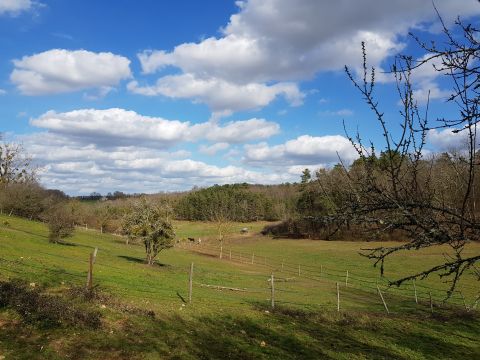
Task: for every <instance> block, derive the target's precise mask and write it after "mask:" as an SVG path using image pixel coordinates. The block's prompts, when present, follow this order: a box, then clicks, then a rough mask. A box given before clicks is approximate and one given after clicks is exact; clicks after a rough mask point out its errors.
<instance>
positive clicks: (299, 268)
mask: <svg viewBox="0 0 480 360" xmlns="http://www.w3.org/2000/svg"><path fill="white" fill-rule="evenodd" d="M298 276H300V264H299V265H298Z"/></svg>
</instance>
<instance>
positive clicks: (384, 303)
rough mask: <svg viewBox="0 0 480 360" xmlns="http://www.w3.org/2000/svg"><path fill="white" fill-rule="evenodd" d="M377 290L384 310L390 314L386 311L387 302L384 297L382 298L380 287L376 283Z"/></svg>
mask: <svg viewBox="0 0 480 360" xmlns="http://www.w3.org/2000/svg"><path fill="white" fill-rule="evenodd" d="M377 290H378V294H379V295H380V298H381V299H382V302H383V307H384V308H385V311H386V312H387V314H390V311H388V307H387V303H386V302H385V299H384V298H383V294H382V292H381V291H380V287H379V286H378V285H377Z"/></svg>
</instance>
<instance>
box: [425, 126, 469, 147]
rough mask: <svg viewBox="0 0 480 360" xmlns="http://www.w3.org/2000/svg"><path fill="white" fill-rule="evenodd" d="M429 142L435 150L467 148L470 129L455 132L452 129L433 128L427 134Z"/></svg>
mask: <svg viewBox="0 0 480 360" xmlns="http://www.w3.org/2000/svg"><path fill="white" fill-rule="evenodd" d="M427 143H428V144H429V145H431V146H433V148H434V150H435V151H453V150H465V149H467V145H468V131H460V132H457V133H454V132H453V131H452V130H451V129H443V130H437V129H431V130H429V131H428V134H427Z"/></svg>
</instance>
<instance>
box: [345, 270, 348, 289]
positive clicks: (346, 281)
mask: <svg viewBox="0 0 480 360" xmlns="http://www.w3.org/2000/svg"><path fill="white" fill-rule="evenodd" d="M347 286H348V270H347V275H345V287H347Z"/></svg>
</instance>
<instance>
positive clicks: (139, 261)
mask: <svg viewBox="0 0 480 360" xmlns="http://www.w3.org/2000/svg"><path fill="white" fill-rule="evenodd" d="M118 257H119V258H122V259H125V260H127V261H131V262H134V263H137V264H144V265H147V262H146V261H145V259H143V258H137V257H133V256H127V255H118ZM151 266H159V267H167V266H169V265H167V264H162V263H159V262H157V261H155V262H154V263H153V265H151Z"/></svg>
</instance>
